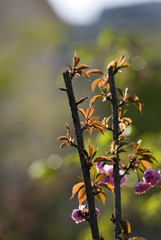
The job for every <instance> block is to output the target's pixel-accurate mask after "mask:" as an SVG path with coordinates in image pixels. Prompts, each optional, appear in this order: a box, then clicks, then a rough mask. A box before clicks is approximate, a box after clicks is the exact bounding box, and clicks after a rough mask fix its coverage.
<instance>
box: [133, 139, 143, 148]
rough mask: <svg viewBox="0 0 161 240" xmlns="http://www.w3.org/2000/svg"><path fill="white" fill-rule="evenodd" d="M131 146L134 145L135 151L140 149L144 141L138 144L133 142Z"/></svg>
mask: <svg viewBox="0 0 161 240" xmlns="http://www.w3.org/2000/svg"><path fill="white" fill-rule="evenodd" d="M131 144H132V145H133V147H134V149H138V148H139V147H140V145H141V144H142V140H139V141H138V142H137V143H135V142H132V143H131Z"/></svg>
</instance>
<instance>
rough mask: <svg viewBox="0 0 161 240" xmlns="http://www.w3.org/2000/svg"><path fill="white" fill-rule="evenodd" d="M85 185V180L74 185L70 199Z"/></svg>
mask: <svg viewBox="0 0 161 240" xmlns="http://www.w3.org/2000/svg"><path fill="white" fill-rule="evenodd" d="M83 186H84V182H80V183H77V184H75V185H74V186H73V189H72V196H71V198H70V199H72V198H73V197H74V196H75V194H76V193H77V192H78V191H79V190H80V189H81V188H82V187H83Z"/></svg>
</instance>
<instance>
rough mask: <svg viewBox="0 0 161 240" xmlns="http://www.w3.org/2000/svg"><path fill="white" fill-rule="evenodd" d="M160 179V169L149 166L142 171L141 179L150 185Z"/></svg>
mask: <svg viewBox="0 0 161 240" xmlns="http://www.w3.org/2000/svg"><path fill="white" fill-rule="evenodd" d="M160 179H161V173H160V169H152V168H149V169H147V170H146V171H145V172H144V176H143V180H144V181H145V182H147V183H149V184H150V185H151V186H154V185H156V184H157V183H158V182H159V181H160Z"/></svg>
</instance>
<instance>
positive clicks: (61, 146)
mask: <svg viewBox="0 0 161 240" xmlns="http://www.w3.org/2000/svg"><path fill="white" fill-rule="evenodd" d="M67 145H69V144H68V143H62V144H61V145H60V148H64V147H65V146H67Z"/></svg>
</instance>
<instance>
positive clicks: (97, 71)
mask: <svg viewBox="0 0 161 240" xmlns="http://www.w3.org/2000/svg"><path fill="white" fill-rule="evenodd" d="M87 73H88V74H91V73H97V74H101V75H103V72H102V71H101V70H99V69H91V70H88V71H87Z"/></svg>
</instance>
